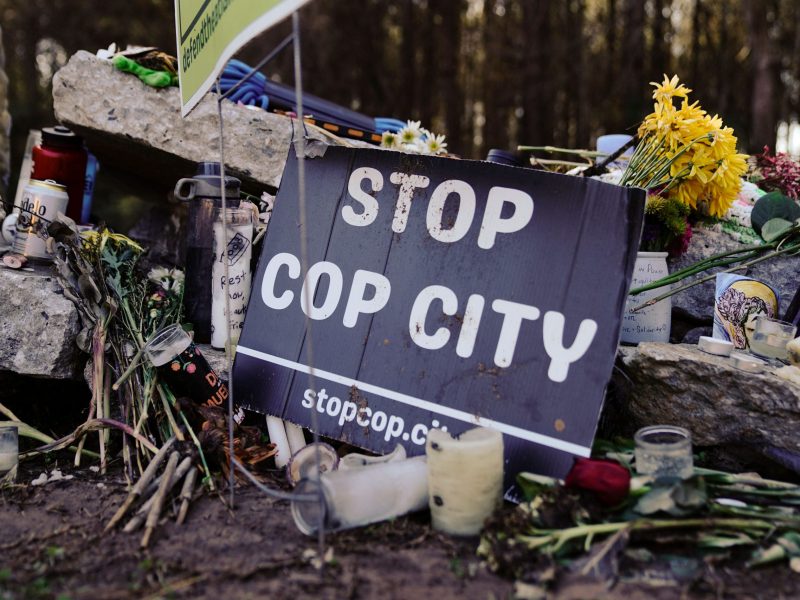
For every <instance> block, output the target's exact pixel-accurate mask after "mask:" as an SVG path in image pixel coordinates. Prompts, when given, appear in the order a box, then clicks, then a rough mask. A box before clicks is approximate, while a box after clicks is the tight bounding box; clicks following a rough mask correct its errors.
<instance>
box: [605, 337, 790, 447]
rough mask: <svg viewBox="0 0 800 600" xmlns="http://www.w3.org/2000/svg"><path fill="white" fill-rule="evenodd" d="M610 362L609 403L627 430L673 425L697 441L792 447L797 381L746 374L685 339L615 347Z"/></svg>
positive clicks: (770, 371)
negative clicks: (622, 414)
mask: <svg viewBox="0 0 800 600" xmlns="http://www.w3.org/2000/svg"><path fill="white" fill-rule="evenodd" d="M617 362H618V367H619V370H616V369H615V371H616V373H615V377H614V379H615V384H616V385H615V387H616V389H617V394H618V396H619V397H618V398H617V401H618V402H621V403H622V404H624V407H625V409H626V412H627V413H628V417H629V418H630V419H631V420H630V422H628V423H626V426H627V427H629V428H631V429H632V430H635V429H636V428H638V427H642V426H645V425H655V424H671V425H680V426H682V427H685V428H687V429H689V430H690V431H691V432H692V438H693V441H694V442H695V443H696V444H698V445H703V446H717V445H727V444H733V445H742V444H749V445H752V446H754V447H763V448H766V447H768V446H774V447H778V448H783V449H785V450H789V451H791V452H800V386H798V385H796V384H793V383H789V382H788V381H786V380H784V379H781V378H779V377H777V376H776V375H775V374H774V371H775V369H774V368H771V367H770V368H768V369H767V370H766V371H765V372H764V373H763V374H752V373H746V372H744V371H740V370H739V369H736V368H735V367H733V366H732V365H731V362H730V360H729V359H727V358H722V357H718V356H713V355H711V354H706V353H705V352H702V351H701V350H698V349H697V347H696V346H691V345H687V344H660V343H643V344H639V346H638V347H622V348H620V353H619V357H618V361H617ZM628 433H630V432H628Z"/></svg>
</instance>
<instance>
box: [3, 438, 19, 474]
mask: <svg viewBox="0 0 800 600" xmlns="http://www.w3.org/2000/svg"><path fill="white" fill-rule="evenodd" d="M18 462H19V438H18V433H17V428H16V427H15V426H13V425H10V426H3V427H0V478H3V477H5V476H6V474H7V473H9V472H14V471H15V470H16V468H17V463H18ZM12 477H13V475H12Z"/></svg>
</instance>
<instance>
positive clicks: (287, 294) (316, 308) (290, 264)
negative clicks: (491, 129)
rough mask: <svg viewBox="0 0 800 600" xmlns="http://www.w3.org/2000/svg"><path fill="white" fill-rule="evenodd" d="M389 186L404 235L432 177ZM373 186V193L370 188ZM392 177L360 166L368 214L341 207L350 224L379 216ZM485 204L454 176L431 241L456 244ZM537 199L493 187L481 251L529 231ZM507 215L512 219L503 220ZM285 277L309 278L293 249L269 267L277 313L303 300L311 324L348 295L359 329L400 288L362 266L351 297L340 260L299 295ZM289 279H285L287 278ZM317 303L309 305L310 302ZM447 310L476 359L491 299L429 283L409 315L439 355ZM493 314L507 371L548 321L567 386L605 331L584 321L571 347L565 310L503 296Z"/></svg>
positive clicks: (458, 347) (347, 321) (264, 294)
mask: <svg viewBox="0 0 800 600" xmlns="http://www.w3.org/2000/svg"><path fill="white" fill-rule="evenodd" d="M389 181H390V182H391V183H392V184H394V185H395V186H396V187H397V197H396V202H395V206H394V218H393V220H392V231H393V232H394V233H397V234H402V233H403V232H404V231H405V229H406V225H407V223H408V219H409V215H410V213H411V210H410V209H411V203H412V201H413V198H414V192H415V190H418V189H423V188H427V187H428V186H429V184H430V179H429V178H428V177H426V176H424V175H415V174H408V173H403V172H393V173H391V175H390V176H389ZM364 183H367V185H368V188H369V189H368V190H365V189H363V186H364ZM384 184H385V182H384V177H383V175H382V174H381V172H380V171H378V170H377V169H374V168H371V167H361V168H357V169H355V170H354V171H352V173H351V174H350V178H349V181H348V188H347V190H348V194H349V195H350V197H351V198H352V199H353V200H355V201H356V202H357V203H358V205H360V206H359V208H360V210H358V211H357V210H356V209H354V208H353V207H352V206H349V205H346V206H343V207H342V209H341V216H342V218H343V219H344V221H345V222H346V223H347V224H349V225H351V226H353V227H368V226H369V225H371V224H372V223H374V221H375V219H376V217H377V216H378V211H379V204H378V201H377V199H376V198H375V197H374V195H375V194H376V193H377V192H379V191H381V190H382V189H383V187H384ZM451 194H456V195H457V196H458V200H459V202H458V210H457V212H456V215H455V218H454V219H453V220H452V222H450V221H448V223H447V225H448V226H447V227H445V225H444V224H443V222H442V221H443V210H444V206H445V202H446V201H447V199H448V197H449V196H450V195H451ZM476 209H477V201H476V194H475V190H474V189H473V187H472V186H471V185H470V184H469V183H467V182H466V181H461V180H457V179H449V180H447V181H443V182H442V183H440V184H439V185H438V186H437V187H436V188H435V189H434V190H433V191H432V192H431V195H430V200H429V201H428V207H427V212H426V227H427V231H428V233H429V234H430V236H431V237H432V238H433V239H434V240H436V241H439V242H442V243H445V244H453V243H456V242H458V241H460V240H462V239H463V238H464V236H465V235H466V234H467V232H468V231H469V230H470V227H471V225H472V223H473V220H474V219H475V216H476V214H475V213H476ZM533 209H534V202H533V198H532V197H531V196H530V194H528V193H526V192H524V191H522V190H519V189H514V188H509V187H500V186H494V187H492V188H491V189H490V190H489V192H488V194H487V197H486V203H485V209H484V211H483V215H482V216H481V217H480V218H481V221H480V229H479V232H478V237H477V245H478V248H480V249H481V250H485V251H488V250H491V249H492V248H493V247H494V245H495V242H496V241H497V239H498V236H501V235H513V234H514V233H515V232H518V231H520V230H522V229H523V228H524V227H526V226H527V225H528V224H529V223H530V222H531V219H532V218H533ZM503 214H505V215H506V216H502V215H503ZM281 272H284V273H285V276H288V278H289V279H290V280H299V279H300V276H301V265H300V260H299V259H298V258H297V257H296V256H295V255H294V254H291V253H289V252H280V253H278V254H275V255H274V256H273V257H272V258H271V259H270V260H269V262H268V263H267V265H266V269H265V272H264V277H263V280H262V285H261V300H262V301H263V302H264V304H265V305H266V306H267V307H269V308H271V309H273V310H284V309H286V308H288V307H289V306H290V305H291V304H292V303H293V302H295V301H297V302H298V303H299V305H300V308H301V309H302V310H303V312H304V313H305V314H306V315H307V316H308V317H309V318H311V319H314V320H324V319H328V318H329V317H330V316H331V315H332V314H333V313H334V312H335V310H336V308H337V307H338V306H339V303H340V302H341V300H342V297H343V296H346V300H345V304H344V313H343V318H342V324H343V325H344V326H345V327H349V328H352V327H355V326H356V323H357V322H358V319H359V317H360V316H361V315H371V314H375V313H377V312H378V311H380V310H381V309H382V308H384V307H385V306H386V304H387V303H388V301H389V298H390V296H391V291H392V286H391V282H390V281H389V279H388V278H387V277H386V276H385V275H383V274H382V273H377V272H374V271H369V270H366V269H358V270H356V271H355V273H354V275H353V279H352V281H350V282H349V291H348V292H347V294H344V290H345V282H344V276H343V273H342V270H341V269H340V268H339V267H338V266H337V265H336V264H334V263H333V262H330V261H326V260H323V261H319V262H316V263H314V264H313V265H311V266H310V267H309V269H308V272H307V273H306V276H305V278H303V282H302V285H301V287H300V290H299V293H296V292H297V291H298V290H296V288H294V289H290V288H292V286H291V284H289V285H288V286H282V289H276V287H278V286H276V281H277V280H278V276H279V274H280V273H281ZM323 276H325V277H327V279H328V286H327V292H326V293H324V294H319V297H317V292H318V287H319V284H320V280H321V278H322V277H323ZM283 280H284V281H285V277H284V278H283ZM306 294H309V296H308V298H313V299H314V300H313V301H311V302H309V305H310V306H308V307H307V306H306V304H305V302H304V301H303V298H304V297H305V295H306ZM435 301H438V303H440V305H441V312H442V313H443V314H444V315H448V316H454V315H456V314H459V311H463V312H461V313H460V315H461V316H462V318H461V319H460V321H461V324H460V328H459V330H458V335H457V336H456V340H455V352H456V354H457V355H458V356H459V357H462V358H468V357H470V356H471V355H472V352H473V350H474V347H475V341H476V339H477V337H478V332H479V329H480V324H481V319H482V317H483V315H484V312H485V309H486V304H487V300H486V298H484V297H483V296H482V295H480V294H471V295H469V297H467V298H466V299H463V298H461V299H460V298H458V297H457V295H456V293H455V292H453V290H451V289H450V288H448V287H446V286H444V285H438V284H433V285H427V286H425V287H423V288H422V289H421V290H420V291H419V292H418V294H417V295H416V298H415V299H414V301H413V302H412V303H411V309H410V311H409V313H408V314H409V318H408V334H409V336H410V337H411V340H412V341H413V342H414V343H415V344H416V345H417V346H419V347H420V348H424V349H427V350H439V349H442V348H444V347H445V346H447V344H448V343H449V342H450V338H451V331H450V330H449V329H448V328H447V327H443V326H442V327H439V328H437V329H436V330H435V331H429V330H428V329H426V320H427V316H428V313H429V312H430V311H431V310H432V307H433V305H434V302H435ZM488 304H489V306H490V307H491V310H492V311H494V312H495V313H497V314H499V315H501V316H502V325H501V328H500V333H499V336H498V339H497V344H496V346H495V353H494V363H495V365H497V366H498V367H502V368H506V367H509V366H511V365H512V364H513V360H514V352H515V349H516V347H517V342H518V340H519V338H520V331H521V329H522V326H523V322H524V321H536V320H538V319H540V318H541V319H542V344H543V346H544V350H545V352H546V353H547V356H548V357H549V358H550V364H549V367H548V372H547V375H548V377H549V379H550V380H552V381H554V382H563V381H565V380H566V378H567V374H568V371H569V367H570V365H571V364H573V363H574V362H576V361H577V360H579V359H580V358H581V357H582V356H584V354H585V353H586V351H587V350H588V349H589V346H590V345H591V343H592V340H593V339H594V337H595V334H596V332H597V322H596V321H594V320H593V319H583V320H582V321H581V323H580V325H579V326H578V331H577V334H576V335H575V338H574V339H573V340H572V343H571V344H569V345H565V343H564V339H563V338H564V329H565V317H564V315H563V314H562V313H561V312H559V311H553V310H550V311H545V312H544V314H543V315H542V311H541V310H540V309H539V308H538V307H536V306H531V305H529V304H524V303H521V302H515V301H512V300H508V299H502V298H496V299H492V300H491V301H489V302H488Z"/></svg>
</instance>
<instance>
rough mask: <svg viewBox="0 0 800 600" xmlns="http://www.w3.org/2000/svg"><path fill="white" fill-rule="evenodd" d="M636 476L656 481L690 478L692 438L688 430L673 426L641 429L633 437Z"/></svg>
mask: <svg viewBox="0 0 800 600" xmlns="http://www.w3.org/2000/svg"><path fill="white" fill-rule="evenodd" d="M633 439H634V442H635V443H636V448H635V450H634V456H635V459H636V472H637V473H639V475H652V476H654V477H656V478H659V477H679V478H681V479H687V478H689V477H691V476H692V473H693V470H694V461H693V459H692V436H691V434H690V433H689V431H688V430H686V429H684V428H683V427H676V426H674V425H652V426H650V427H644V428H642V429H640V430H639V431H637V432H636V435H635V436H634V438H633Z"/></svg>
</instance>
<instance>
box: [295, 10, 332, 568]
mask: <svg viewBox="0 0 800 600" xmlns="http://www.w3.org/2000/svg"><path fill="white" fill-rule="evenodd" d="M292 34H293V37H294V48H293V49H294V88H295V96H296V97H297V105H296V108H295V110H296V112H297V120H298V122H299V123H300V125H302V126H303V130H302V131H303V133H302V135H298V136H297V137H296V139H295V140H293V141H294V145H295V153H296V156H297V204H298V208H299V212H300V265H301V271H302V276H303V279H304V280H305V277H306V275H307V274H308V230H307V222H306V164H305V158H306V139H305V121H304V120H303V77H302V65H301V62H300V58H301V52H300V13H298V12H297V11H295V12H294V13H292ZM294 130H295V131H299V130H300V127H297V128H294ZM303 305H304V306H305V310H304V312H305V315H306V316H305V325H306V359H307V360H308V367H309V369H308V383H309V385H310V386H311V389H312V390H313V391H314V393H316V391H317V386H316V377H315V371H314V346H313V344H312V338H311V318H310V317H309V316H308V315H310V314H311V290H310V289H308V286H307V285H304V286H303ZM309 411H310V412H311V433H312V435H313V436H314V461H315V464H316V467H317V468H316V472H315V474H314V475H315V477H316V484H317V496H318V502H319V511H320V512H319V514H320V515H324V514H325V496H324V495H323V492H322V481H321V475H322V469H321V468H320V462H321V461H320V453H319V426H318V425H319V423H318V421H319V419H318V417H317V411H316V410H314V407H313V406H312V407H311V408H310V409H309ZM317 552H318V556H319V559H320V572H322V570H323V569H324V568H325V560H324V556H325V520H324V518H320V523H319V528H318V529H317Z"/></svg>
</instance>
